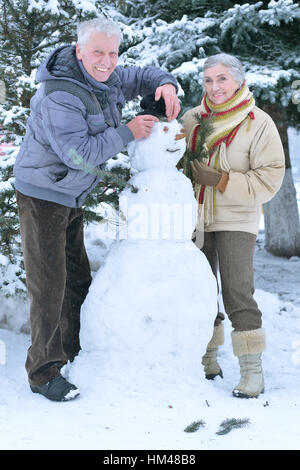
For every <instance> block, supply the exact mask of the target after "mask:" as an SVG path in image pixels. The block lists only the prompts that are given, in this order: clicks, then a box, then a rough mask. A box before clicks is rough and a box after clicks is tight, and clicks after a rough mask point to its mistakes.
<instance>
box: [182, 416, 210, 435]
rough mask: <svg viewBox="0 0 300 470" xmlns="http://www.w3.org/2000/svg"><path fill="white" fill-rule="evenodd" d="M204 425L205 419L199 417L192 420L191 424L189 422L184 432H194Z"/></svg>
mask: <svg viewBox="0 0 300 470" xmlns="http://www.w3.org/2000/svg"><path fill="white" fill-rule="evenodd" d="M204 426H205V421H203V420H202V419H200V420H199V421H193V422H192V423H191V424H189V425H188V426H187V427H186V428H185V429H184V432H196V431H198V429H200V428H204Z"/></svg>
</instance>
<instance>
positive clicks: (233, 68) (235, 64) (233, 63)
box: [203, 52, 245, 86]
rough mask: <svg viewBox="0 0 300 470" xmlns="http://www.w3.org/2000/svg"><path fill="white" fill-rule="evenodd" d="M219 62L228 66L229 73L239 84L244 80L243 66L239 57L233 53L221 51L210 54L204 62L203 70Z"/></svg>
mask: <svg viewBox="0 0 300 470" xmlns="http://www.w3.org/2000/svg"><path fill="white" fill-rule="evenodd" d="M219 64H222V65H225V66H226V67H228V68H229V72H230V73H231V75H232V76H233V78H234V79H235V81H236V82H237V83H238V84H239V86H242V84H243V83H244V80H245V72H244V68H243V66H242V63H241V62H240V61H239V59H237V58H236V57H234V56H233V55H230V54H225V53H224V52H221V53H220V54H215V55H211V56H210V57H208V58H207V59H206V61H205V62H204V65H203V72H204V71H205V70H206V69H209V68H211V67H214V66H215V65H219Z"/></svg>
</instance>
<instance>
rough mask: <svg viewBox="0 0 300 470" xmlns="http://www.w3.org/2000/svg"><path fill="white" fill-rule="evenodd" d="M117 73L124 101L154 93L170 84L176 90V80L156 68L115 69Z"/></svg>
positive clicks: (119, 67) (169, 74) (120, 67)
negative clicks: (162, 86)
mask: <svg viewBox="0 0 300 470" xmlns="http://www.w3.org/2000/svg"><path fill="white" fill-rule="evenodd" d="M116 71H117V73H118V75H119V78H120V80H121V83H122V92H123V94H124V96H125V99H126V100H132V99H134V98H136V97H137V96H139V95H140V96H145V95H147V94H148V93H154V91H155V90H156V88H157V87H159V86H161V85H165V84H166V83H171V84H172V85H174V86H175V88H176V90H178V84H177V80H176V79H175V77H173V75H172V74H171V73H169V72H165V71H163V70H161V69H159V68H157V67H144V68H140V67H128V68H126V67H122V66H118V67H117V70H116Z"/></svg>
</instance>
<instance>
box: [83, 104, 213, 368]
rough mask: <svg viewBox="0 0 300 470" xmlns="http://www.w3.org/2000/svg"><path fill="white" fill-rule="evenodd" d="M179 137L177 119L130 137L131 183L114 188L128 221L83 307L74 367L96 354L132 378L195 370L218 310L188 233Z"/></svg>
mask: <svg viewBox="0 0 300 470" xmlns="http://www.w3.org/2000/svg"><path fill="white" fill-rule="evenodd" d="M150 112H151V110H150V111H149V109H146V110H145V113H146V114H149V113H150ZM153 114H154V113H153ZM156 115H157V114H156ZM184 137H185V136H184V133H183V129H182V126H181V125H180V123H179V122H178V121H177V120H173V121H172V122H164V121H160V122H157V123H155V124H154V126H153V129H152V131H151V135H150V136H149V137H148V138H146V139H139V140H136V141H134V142H132V143H131V144H130V145H129V146H128V154H129V156H130V160H131V165H132V168H133V176H132V178H131V180H130V183H131V185H132V186H133V187H134V188H136V189H135V191H132V189H126V190H124V191H123V192H122V193H121V195H120V209H121V212H122V214H123V217H124V218H125V221H126V222H125V223H124V224H123V225H120V227H119V237H118V240H116V241H114V242H113V243H112V244H111V247H110V250H109V253H108V255H107V256H106V258H105V262H104V264H103V265H102V266H101V267H100V269H99V270H98V271H97V273H96V275H95V277H94V279H93V281H92V284H91V287H90V290H89V293H88V295H87V297H86V300H85V302H84V304H83V306H82V310H81V333H80V342H81V348H82V351H81V352H80V355H79V362H78V365H80V364H81V367H85V364H84V363H87V362H88V361H89V360H91V357H92V356H91V354H92V355H93V354H94V358H95V354H96V356H97V359H95V360H94V364H97V366H98V368H99V369H100V368H101V370H102V371H103V370H107V371H112V370H113V369H115V370H118V369H122V371H123V372H124V370H126V373H127V374H128V375H130V374H131V373H132V376H133V377H136V376H137V374H139V375H140V374H142V375H143V376H144V375H145V373H146V372H147V373H149V372H150V371H152V372H153V371H154V372H155V370H158V369H159V370H160V371H161V370H164V371H165V372H166V374H167V373H168V372H170V373H171V374H174V373H176V375H178V374H183V375H188V374H191V375H193V374H195V371H196V370H199V369H201V366H200V363H201V357H202V355H203V354H204V353H205V350H206V346H207V344H208V342H209V340H210V339H211V337H212V333H213V325H214V320H215V317H216V315H217V285H216V280H215V277H214V276H213V274H212V272H211V269H210V266H209V264H208V261H207V260H206V258H205V256H204V254H203V253H202V252H201V251H200V250H199V249H198V248H197V247H196V246H195V245H194V243H193V242H192V241H191V235H192V233H193V231H194V228H195V225H196V218H197V202H196V200H195V197H194V192H193V188H192V184H191V182H190V180H189V179H188V178H187V177H186V176H185V175H183V174H182V173H181V172H180V171H178V169H177V168H176V164H177V163H178V161H179V160H180V159H181V157H182V156H183V154H184V151H185V148H186V143H185V139H184ZM83 358H84V359H83ZM89 358H90V359H89ZM160 376H161V375H160Z"/></svg>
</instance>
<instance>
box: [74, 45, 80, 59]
mask: <svg viewBox="0 0 300 470" xmlns="http://www.w3.org/2000/svg"><path fill="white" fill-rule="evenodd" d="M75 50H76V57H77V59H79V60H81V59H82V56H81V52H80V47H79V44H78V42H77V43H76V46H75Z"/></svg>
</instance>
